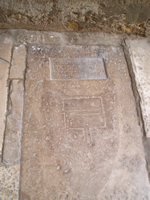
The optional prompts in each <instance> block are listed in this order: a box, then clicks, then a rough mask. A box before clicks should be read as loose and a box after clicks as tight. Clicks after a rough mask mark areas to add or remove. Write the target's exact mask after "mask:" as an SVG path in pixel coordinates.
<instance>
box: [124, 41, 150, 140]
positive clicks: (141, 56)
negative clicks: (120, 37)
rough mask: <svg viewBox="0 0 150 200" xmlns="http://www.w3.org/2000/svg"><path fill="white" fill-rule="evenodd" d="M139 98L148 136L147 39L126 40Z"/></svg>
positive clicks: (149, 45)
mask: <svg viewBox="0 0 150 200" xmlns="http://www.w3.org/2000/svg"><path fill="white" fill-rule="evenodd" d="M126 43H127V45H128V48H129V52H130V58H131V62H132V67H133V71H134V75H135V80H136V84H137V90H138V92H139V95H140V98H141V102H140V104H141V108H142V115H143V120H144V126H145V131H146V136H147V137H150V76H149V75H150V43H149V41H148V40H147V39H141V40H126Z"/></svg>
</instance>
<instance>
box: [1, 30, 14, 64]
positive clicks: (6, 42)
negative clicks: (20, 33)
mask: <svg viewBox="0 0 150 200" xmlns="http://www.w3.org/2000/svg"><path fill="white" fill-rule="evenodd" d="M11 48H12V39H11V36H9V35H6V34H2V35H0V58H1V59H4V60H6V61H8V62H10V59H11Z"/></svg>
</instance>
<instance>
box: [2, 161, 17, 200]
mask: <svg viewBox="0 0 150 200" xmlns="http://www.w3.org/2000/svg"><path fill="white" fill-rule="evenodd" d="M19 174H20V165H19V164H17V165H14V166H5V165H0V200H10V199H13V200H18V197H19Z"/></svg>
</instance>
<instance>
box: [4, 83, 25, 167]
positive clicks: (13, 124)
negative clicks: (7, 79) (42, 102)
mask: <svg viewBox="0 0 150 200" xmlns="http://www.w3.org/2000/svg"><path fill="white" fill-rule="evenodd" d="M23 103H24V86H23V81H22V80H12V81H11V83H10V91H9V99H8V114H7V123H6V131H5V140H4V149H3V163H5V164H7V165H9V164H14V163H16V162H17V161H19V159H20V156H21V136H22V123H23V119H22V117H23Z"/></svg>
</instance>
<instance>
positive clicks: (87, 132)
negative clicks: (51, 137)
mask: <svg viewBox="0 0 150 200" xmlns="http://www.w3.org/2000/svg"><path fill="white" fill-rule="evenodd" d="M74 99H79V100H80V99H100V102H101V109H102V117H103V123H104V125H103V126H102V125H101V126H99V127H97V126H96V127H88V128H86V129H85V127H83V128H81V127H80V128H70V125H69V126H68V123H67V120H66V118H67V117H66V113H74V112H75V113H77V112H79V111H80V110H72V111H66V110H65V105H64V104H65V100H74ZM81 111H83V112H85V113H81V115H82V116H83V115H93V114H98V115H100V114H101V113H100V112H96V113H86V112H87V110H81ZM63 112H64V123H65V128H66V129H68V128H69V129H72V130H82V132H83V135H84V141H85V139H86V142H87V144H88V145H89V146H92V144H93V136H92V131H91V130H92V129H98V128H105V127H106V116H105V112H104V105H103V100H102V97H99V96H98V97H97V96H92V97H73V98H67V99H64V100H63Z"/></svg>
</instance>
